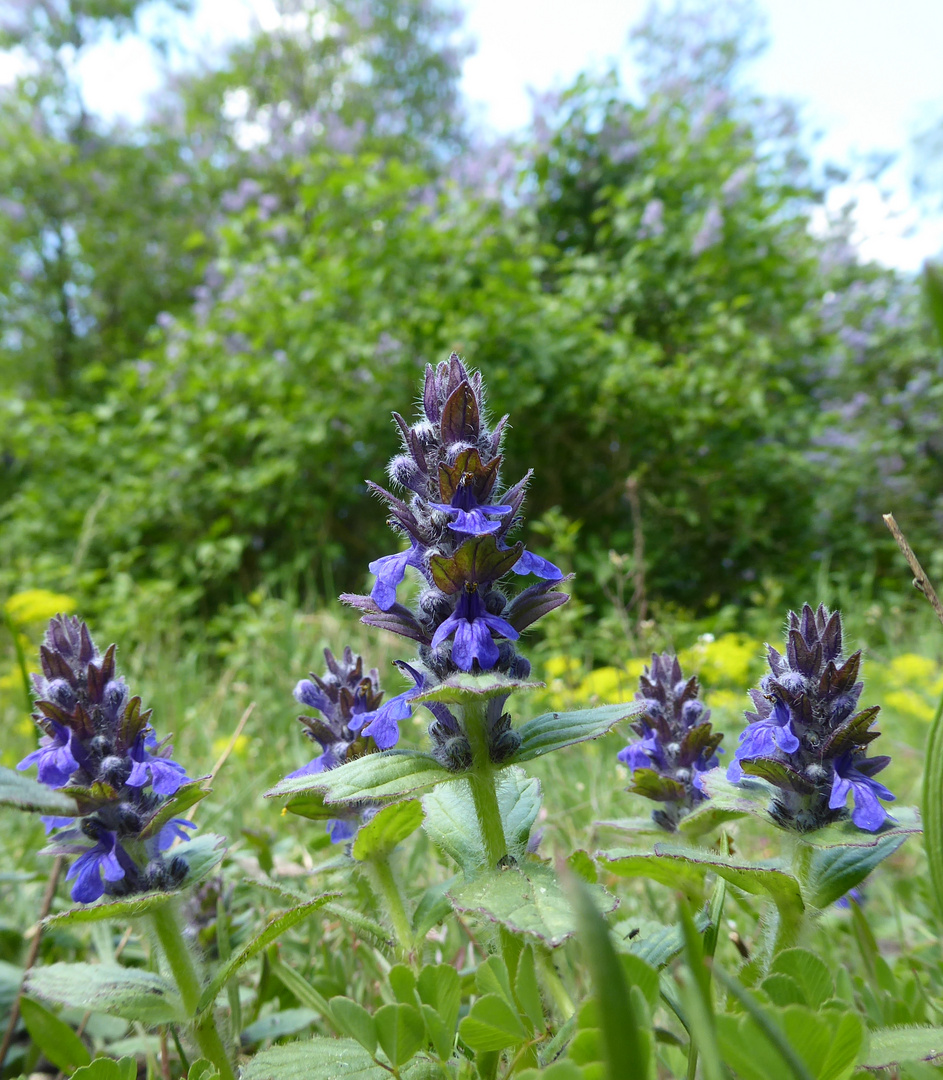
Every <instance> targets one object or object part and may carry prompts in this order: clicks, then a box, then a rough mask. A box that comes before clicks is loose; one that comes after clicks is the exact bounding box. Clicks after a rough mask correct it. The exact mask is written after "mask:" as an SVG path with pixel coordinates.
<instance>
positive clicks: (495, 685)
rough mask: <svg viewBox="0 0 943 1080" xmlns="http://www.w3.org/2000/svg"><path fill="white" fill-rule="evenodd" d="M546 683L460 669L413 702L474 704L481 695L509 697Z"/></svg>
mask: <svg viewBox="0 0 943 1080" xmlns="http://www.w3.org/2000/svg"><path fill="white" fill-rule="evenodd" d="M543 685H544V684H543V683H542V682H532V681H530V680H523V679H509V678H507V676H506V675H500V674H499V673H497V672H494V673H492V672H485V673H484V674H483V675H470V674H468V673H467V672H458V673H457V674H455V675H450V676H449V677H448V678H447V679H444V680H443V681H442V682H440V683H437V684H436V685H435V686H433V687H431V688H430V689H429V690H424V691H423V692H422V693H421V694H417V695H416V696H415V697H414V698H413V703H414V704H416V705H422V704H424V703H425V702H427V701H438V702H441V703H442V704H443V705H465V704H466V703H468V701H469V699H471V701H472V702H473V703H474V702H475V701H477V700H480V699H481V698H486V699H487V698H493V697H506V696H507V695H508V694H515V693H520V692H521V691H525V690H539V689H540V688H541V687H542V686H543Z"/></svg>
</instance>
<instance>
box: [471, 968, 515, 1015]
mask: <svg viewBox="0 0 943 1080" xmlns="http://www.w3.org/2000/svg"><path fill="white" fill-rule="evenodd" d="M475 987H476V989H477V990H478V993H479V994H482V995H485V994H497V995H498V997H500V998H502V999H503V1000H504V1001H505V1002H506V1003H507V1004H508V1005H509V1006H510V1007H511V1008H512V1009H513V1008H516V1005H515V1001H514V995H513V994H512V993H511V980H510V978H509V977H508V969H507V965H506V964H505V963H504V961H503V960H502V959H501V957H500V956H489V957H488V959H487V960H485V961H484V962H483V963H482V964H480V965H479V967H478V970H477V971H476V972H475Z"/></svg>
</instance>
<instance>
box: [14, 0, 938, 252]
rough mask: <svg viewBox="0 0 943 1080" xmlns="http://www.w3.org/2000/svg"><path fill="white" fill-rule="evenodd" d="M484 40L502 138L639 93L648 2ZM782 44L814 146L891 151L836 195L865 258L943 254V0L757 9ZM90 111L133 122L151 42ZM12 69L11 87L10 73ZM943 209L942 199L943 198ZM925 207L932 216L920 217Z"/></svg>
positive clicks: (202, 4)
mask: <svg viewBox="0 0 943 1080" xmlns="http://www.w3.org/2000/svg"><path fill="white" fill-rule="evenodd" d="M464 6H465V10H466V12H467V18H466V30H467V31H468V33H469V35H470V36H471V37H472V39H473V40H474V41H475V42H476V44H477V49H476V52H475V53H474V54H473V55H472V56H471V57H470V58H469V59H468V60H467V61H466V66H465V70H464V77H463V87H464V90H465V93H466V95H467V97H468V98H469V99H470V101H471V102H472V104H473V107H474V115H475V116H476V117H477V118H478V119H479V120H481V121H482V122H483V123H486V124H488V125H490V126H491V127H492V128H494V129H496V130H498V131H501V132H510V131H513V130H515V129H517V128H519V127H521V126H523V125H524V124H526V122H527V120H528V118H529V115H530V93H529V90H530V89H531V88H533V89H536V90H545V89H550V88H553V87H562V86H565V85H567V84H568V83H569V82H572V80H573V79H574V78H575V76H576V75H577V74H578V73H579V72H580V71H584V70H587V69H590V70H592V69H595V70H601V69H605V68H606V67H608V66H610V65H611V64H612V63H613V62H615V63H617V65H618V66H619V69H620V71H621V73H622V75H623V77H624V79H625V81H626V83H627V85H629V86H630V87H631V86H632V85H633V84H634V66H633V62H632V59H631V54H630V52H629V50H628V48H627V42H628V35H629V31H630V29H631V27H632V26H634V25H636V24H637V23H638V22H639V21H640V19H641V18H642V16H643V15H644V13H645V10H646V8H647V6H648V0H465V4H464ZM757 6H758V8H759V9H760V11H761V13H762V14H763V15H764V16H765V18H766V21H767V33H768V37H769V41H770V45H769V48H768V50H767V51H766V53H765V54H764V55H763V56H762V57H760V58H759V59H758V60H757V61H755V62H754V64H753V65H752V66H751V68H750V69H749V71H748V73H747V77H748V81H750V82H751V83H753V85H755V87H756V88H757V89H758V90H760V91H761V92H763V93H766V94H772V95H780V96H786V97H789V98H791V99H793V100H795V101H797V102H799V103H801V105H802V116H803V119H804V130H805V131H806V133H807V139H808V148H809V149H810V151H811V152H812V154H813V157H814V159H815V160H816V161H817V162H818V163H819V164H820V165H824V164H825V163H826V162H828V161H832V162H835V163H838V164H841V165H844V166H848V165H854V164H855V163H857V164H858V166H859V168H858V174H859V176H860V174H861V173H862V172H863V169H864V164H865V162H866V159H867V158H868V156H869V155H872V154H874V153H876V152H886V153H890V154H892V155H895V156H896V162H895V164H894V165H893V166H892V167H891V168H890V169H889V170H888V171H887V172H886V173H885V174H884V176H883V177H882V178H881V180H880V181H879V182H878V183H865V182H862V181H861V180H860V179H856V180H855V181H854V182H853V183H852V184H851V185H848V186H846V187H844V188H839V189H836V190H835V191H833V193H832V197H831V198H832V206H831V208H832V209H833V210H836V209H838V207H839V206H840V204H841V203H843V202H844V201H845V200H847V199H848V198H850V197H854V198H856V199H857V202H858V209H857V212H856V216H855V220H856V222H857V235H856V241H857V243H858V246H859V248H860V250H861V252H862V254H863V255H864V256H865V257H868V258H876V259H879V260H880V261H882V262H884V263H886V264H888V265H892V266H898V267H900V268H901V269H906V270H913V269H917V268H918V267H919V266H920V265H921V263H922V261H923V260H924V259H925V258H927V257H929V256H935V255H939V254H940V253H941V252H943V213H941V212H937V213H928V212H926V208H925V207H923V206H922V205H917V204H915V202H914V200H913V198H912V196H911V187H910V181H911V177H912V174H913V170H914V167H915V166H914V160H913V155H912V153H911V151H910V143H911V139H912V136H913V135H914V133H915V132H916V131H917V130H919V129H920V128H921V127H922V126H926V125H928V124H929V123H930V122H931V121H932V120H933V119H934V118H943V62H941V59H940V58H941V55H943V0H757ZM276 17H277V16H276V15H275V11H274V6H273V4H272V0H197V12H196V17H195V19H194V21H193V24H192V27H191V28H190V30H189V31H188V33H189V37H190V41H191V43H192V44H194V45H197V44H198V43H199V47H205V46H210V47H212V46H213V45H216V46H218V45H219V44H220V43H221V42H223V41H225V40H226V39H228V38H231V37H232V36H235V35H242V34H245V33H247V32H248V30H249V27H250V26H251V25H252V23H253V21H258V22H260V23H261V24H262V25H263V26H264V25H267V24H268V25H271V23H272V20H273V19H274V18H276ZM81 70H82V77H83V82H84V88H85V93H86V100H87V103H88V105H89V106H90V107H91V108H92V109H93V110H95V111H101V112H102V113H104V114H106V115H115V114H121V113H123V114H125V115H129V116H131V117H132V118H134V117H137V116H140V115H141V114H142V113H143V110H144V103H145V100H146V97H147V94H148V93H149V92H150V91H153V90H156V89H157V87H158V86H159V84H160V74H159V71H158V69H157V67H156V65H155V63H154V59H153V57H152V56H151V55H150V53H149V50H148V48H147V46H145V45H144V44H143V43H142V42H141V41H140V40H134V39H125V40H124V41H121V42H119V43H114V42H111V43H105V44H103V45H101V46H99V47H97V48H96V49H95V50H94V51H93V52H91V53H90V54H89V55H88V56H87V57H86V59H85V61H84V63H83V65H82V69H81ZM3 74H4V73H3V71H2V68H0V78H3ZM939 203H943V192H941V198H940V200H939ZM921 211H923V212H921Z"/></svg>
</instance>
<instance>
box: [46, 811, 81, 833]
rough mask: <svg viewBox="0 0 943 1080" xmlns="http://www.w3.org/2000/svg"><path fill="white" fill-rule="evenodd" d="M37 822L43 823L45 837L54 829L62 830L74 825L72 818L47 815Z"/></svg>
mask: <svg viewBox="0 0 943 1080" xmlns="http://www.w3.org/2000/svg"><path fill="white" fill-rule="evenodd" d="M39 820H40V821H41V822H42V823H43V828H44V829H45V830H46V835H47V836H48V835H49V834H50V833H51V832H52V831H53V830H54V829H64V828H66V827H67V826H69V825H74V824H75V818H74V817H53V816H52V815H49V814H43V815H42V816H41V817H40V819H39Z"/></svg>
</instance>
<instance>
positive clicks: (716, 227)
mask: <svg viewBox="0 0 943 1080" xmlns="http://www.w3.org/2000/svg"><path fill="white" fill-rule="evenodd" d="M723 234H724V215H723V212H722V211H721V209H720V207H719V206H718V205H717V203H711V204H710V206H709V207H708V208H707V212H706V213H705V214H704V220H703V221H702V222H701V227H700V229H698V231H697V233H696V235H695V237H694V239H693V240H692V241H691V254H692V255H693V256H694V257H695V258H697V256H698V255H703V253H704V252H705V251H707V250H708V249H709V248H712V247H714V246H715V245H716V244H717V243H719V242H720V240H721V238H722V237H723Z"/></svg>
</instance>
